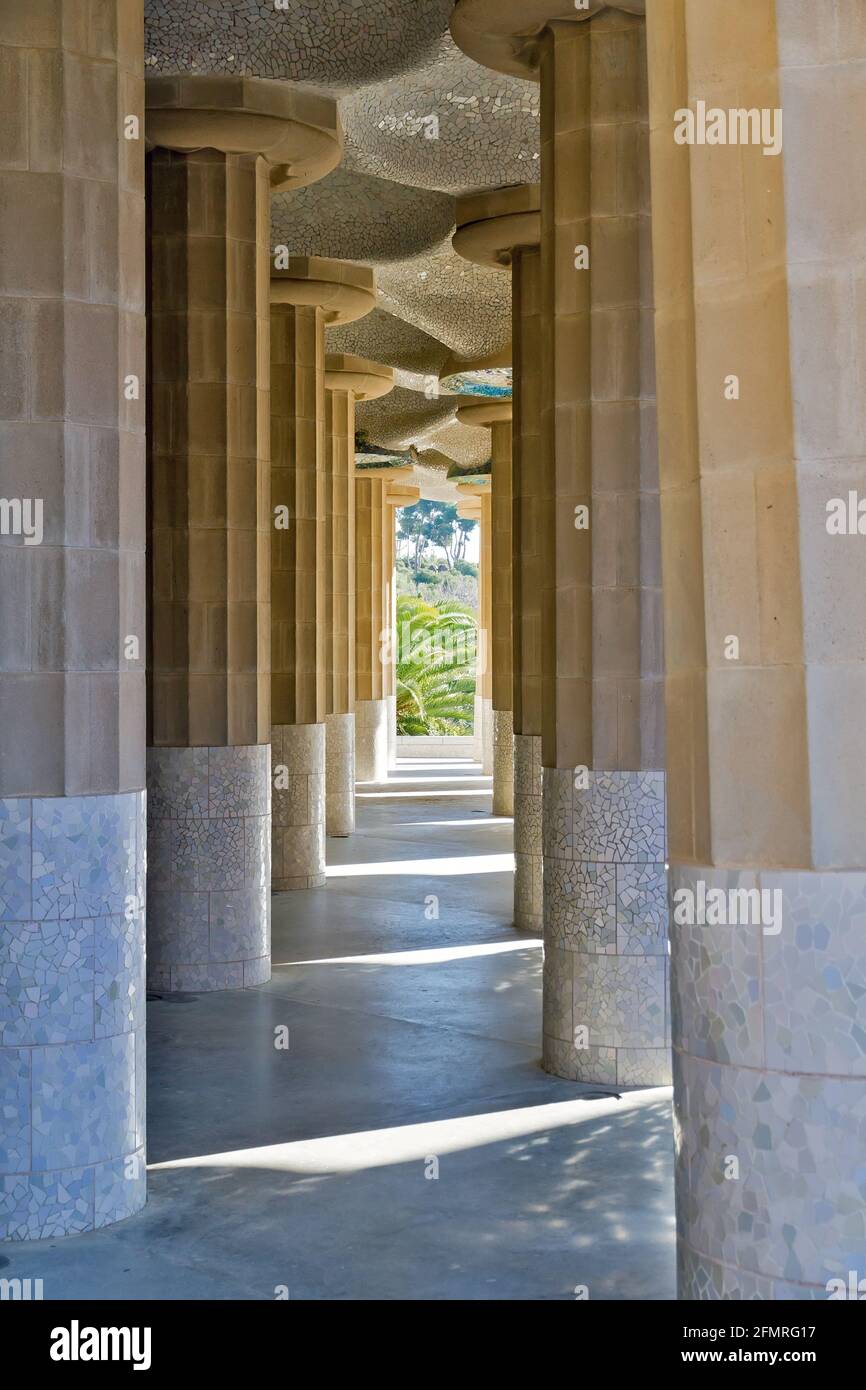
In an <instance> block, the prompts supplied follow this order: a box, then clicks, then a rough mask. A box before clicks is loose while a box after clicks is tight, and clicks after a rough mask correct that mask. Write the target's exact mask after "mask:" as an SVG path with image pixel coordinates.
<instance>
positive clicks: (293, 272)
mask: <svg viewBox="0 0 866 1390" xmlns="http://www.w3.org/2000/svg"><path fill="white" fill-rule="evenodd" d="M271 303H272V304H293V305H296V306H297V307H299V308H304V307H306V308H311V307H316V308H320V309H321V310H322V313H323V315H324V322H325V324H326V325H327V327H328V328H335V327H337V326H338V325H340V324H345V323H354V322H355V321H356V320H357V319H360V318H363V317H364V315H365V314H369V313H370V310H371V309H374V308H375V306H376V279H375V275H374V273H373V271H372V270H371V269H370V267H369V266H365V265H354V264H353V263H351V262H349V261H334V260H329V259H328V258H327V257H324V256H290V257H289V258H288V262H287V264H286V265H285V266H282V265H280V266H278V267H274V268H272V271H271Z"/></svg>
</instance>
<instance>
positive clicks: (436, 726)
mask: <svg viewBox="0 0 866 1390" xmlns="http://www.w3.org/2000/svg"><path fill="white" fill-rule="evenodd" d="M477 640H478V627H477V623H476V621H475V614H474V613H473V612H472V610H471V609H469V608H466V607H465V606H464V605H463V604H460V603H453V602H452V603H443V604H438V605H437V604H432V603H427V602H426V601H425V600H424V599H421V598H411V597H408V596H406V595H403V596H401V597H399V598H398V599H397V733H398V734H414V735H423V734H440V735H441V734H471V733H472V727H473V721H474V712H475V653H476V645H477Z"/></svg>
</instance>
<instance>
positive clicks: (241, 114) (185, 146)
mask: <svg viewBox="0 0 866 1390" xmlns="http://www.w3.org/2000/svg"><path fill="white" fill-rule="evenodd" d="M145 86H146V136H147V143H148V146H149V147H150V148H153V146H155V145H161V146H162V147H163V148H164V149H169V150H177V151H178V152H179V153H181V154H192V153H193V152H195V151H196V150H203V149H214V150H222V151H223V153H224V154H247V155H259V156H261V157H262V158H263V159H266V160H267V161H268V163H269V164H270V166H271V189H272V191H274V192H282V191H284V190H285V189H289V188H302V187H304V186H305V185H306V184H310V183H316V182H317V180H318V179H321V178H324V177H325V175H326V174H329V173H330V172H331V170H332V169H335V168H336V167H337V165H338V164H339V163H340V160H341V159H342V157H343V128H342V125H341V123H340V115H339V110H338V107H337V103H336V101H335V100H334V99H333V98H332V97H326V96H321V95H319V93H317V92H311V91H308V90H307V89H306V88H304V87H300V86H296V85H293V84H292V83H289V82H276V81H273V80H272V79H270V78H265V77H242V76H240V75H237V74H234V73H225V74H221V75H214V76H203V75H201V76H196V77H185V76H174V77H149V78H148V79H147V82H146V84H145Z"/></svg>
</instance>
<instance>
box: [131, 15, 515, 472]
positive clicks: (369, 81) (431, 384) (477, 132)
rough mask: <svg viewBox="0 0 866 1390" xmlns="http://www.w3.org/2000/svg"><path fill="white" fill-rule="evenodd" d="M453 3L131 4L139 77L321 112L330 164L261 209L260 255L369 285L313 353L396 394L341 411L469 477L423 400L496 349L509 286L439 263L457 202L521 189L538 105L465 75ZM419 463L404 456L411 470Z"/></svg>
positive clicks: (447, 418)
mask: <svg viewBox="0 0 866 1390" xmlns="http://www.w3.org/2000/svg"><path fill="white" fill-rule="evenodd" d="M453 9H454V4H453V0H146V24H147V30H146V62H147V70H148V72H151V73H172V72H179V71H182V72H189V73H201V74H207V73H226V72H231V73H243V74H245V75H247V76H255V77H269V78H278V79H285V80H287V81H291V82H295V83H300V84H303V85H306V86H309V87H312V88H315V89H317V90H320V91H325V92H328V93H330V94H331V95H333V96H335V97H337V98H338V100H339V106H340V115H341V118H342V122H343V128H344V131H345V140H346V144H345V153H344V158H343V161H342V164H341V165H340V167H339V168H338V169H336V170H335V171H334V172H333V173H332V174H330V175H329V176H328V177H327V178H325V179H323V180H321V182H319V183H315V184H311V185H310V186H309V187H307V188H303V189H298V190H295V191H294V192H288V193H279V194H275V195H274V197H273V198H272V244H273V245H274V246H285V247H287V248H288V251H289V252H290V253H291V254H293V255H321V256H328V257H334V258H337V259H343V260H349V261H357V262H360V263H362V264H366V265H372V266H374V267H375V269H376V277H377V286H378V308H377V309H376V310H374V312H373V313H372V314H370V315H369V317H368V318H367V319H363V320H360V321H359V322H357V323H355V324H351V325H349V326H347V327H346V328H343V329H333V330H329V332H328V342H327V350H328V351H329V352H350V353H356V354H358V355H360V356H363V357H368V358H372V359H374V360H378V361H382V362H385V363H387V364H388V365H389V366H392V367H394V368H395V370H396V380H397V383H398V385H397V389H396V390H395V391H394V392H393V393H392V394H391V395H390V396H386V397H383V398H382V399H381V400H379V401H375V402H371V403H370V404H369V405H366V406H362V407H359V417H361V416H362V415H363V417H364V418H363V420H362V419H361V418H359V422H358V423H359V427H362V428H364V429H365V431H367V432H368V433H369V435H370V437H371V438H372V437H373V434H374V432H375V431H380V432H381V440H379V441H378V442H381V443H382V444H383V445H387V446H388V447H398V446H399V447H407V448H408V447H412V446H414V447H415V449H416V450H417V451H422V453H423V452H424V451H426V452H427V454H428V463H427V465H426V466H424V467H422V466H421V464H420V463H419V467H418V475H419V477H418V480H419V481H420V482H421V483H422V488H423V487H424V483H425V477H426V479H427V481H428V482H429V481H430V479H432V478H434V477H435V478H437V479H439V480H440V483H441V478H442V476H443V475H442V470H441V469H438V470H437V469H436V467H435V466H433V463H432V460H434V459H438V458H447V459H450V460H452V461H456V462H459V463H462V464H472V465H474V464H478V463H482V462H484V460H485V457H487V456H489V434H488V431H487V430H484V429H470V428H467V427H466V426H463V425H458V424H456V423H455V421H454V411H455V406H456V404H457V401H456V399H455V397H453V396H446V397H439V398H437V396H436V394H435V393H436V390H437V387H436V381H437V380H438V376H439V373H440V371H441V370H442V368H443V365H444V363H445V361H446V359H451V360H452V361H453V359H454V357H456V358H457V359H458V360H459V359H460V358H461V357H466V358H476V357H479V356H484V355H486V354H489V353H494V352H496V351H498V350H499V349H501V348H503V347H504V346H505V345H506V344H507V343H508V341H509V339H510V336H511V322H510V318H511V286H510V277H509V276H508V275H507V274H504V273H502V272H501V271H498V270H489V269H487V268H486V267H483V266H479V265H474V264H472V263H470V262H468V261H466V260H463V259H462V258H461V257H460V256H458V255H457V254H456V252H455V251H454V250H453V248H452V245H451V235H452V232H453V230H454V226H455V198H456V196H457V195H458V194H462V193H466V192H472V191H477V190H482V189H487V188H498V187H501V186H503V185H507V184H519V183H535V182H537V181H538V177H539V162H538V156H539V119H538V87H537V85H536V84H535V83H533V82H530V81H525V80H524V79H523V78H521V77H516V76H511V75H503V74H499V73H496V72H493V71H491V70H490V69H489V68H487V67H482V66H480V65H479V64H478V63H476V62H474V61H473V60H472V59H471V58H468V57H466V56H465V55H464V54H463V53H462V52H461V51H460V50H459V49H458V48H457V47H456V45H455V44H454V42H453V40H452V38H451V36H450V33H449V21H450V19H451V16H452V12H453ZM422 453H419V454H418V457H419V459H420V458H421V456H422Z"/></svg>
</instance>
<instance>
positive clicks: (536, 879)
mask: <svg viewBox="0 0 866 1390" xmlns="http://www.w3.org/2000/svg"><path fill="white" fill-rule="evenodd" d="M511 294H512V319H513V334H512V336H513V353H514V388H513V402H512V411H513V419H512V442H511V459H512V463H511V467H512V537H511V539H512V554H513V564H512V580H511V582H512V591H513V598H514V608H513V619H512V643H513V648H512V665H513V681H514V688H513V706H514V925H515V926H516V927H519V928H521V929H522V930H524V931H541V927H542V864H543V856H542V841H541V585H542V570H541V564H542V536H541V485H542V455H541V252H540V251H539V250H538V248H536V247H521V248H520V249H519V250H517V251H516V252H515V254H514V256H513V259H512V264H511Z"/></svg>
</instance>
